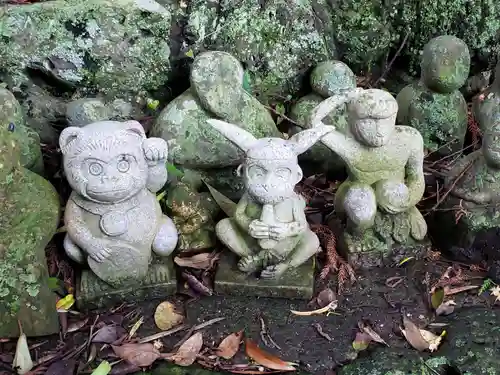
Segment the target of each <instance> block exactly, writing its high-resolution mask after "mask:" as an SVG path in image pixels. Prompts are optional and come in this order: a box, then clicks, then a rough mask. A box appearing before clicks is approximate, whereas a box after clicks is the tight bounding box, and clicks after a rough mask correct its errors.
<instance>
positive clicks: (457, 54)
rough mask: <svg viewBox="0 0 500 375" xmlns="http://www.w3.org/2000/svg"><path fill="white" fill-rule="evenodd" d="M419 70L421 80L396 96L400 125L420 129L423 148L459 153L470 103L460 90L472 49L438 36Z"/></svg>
mask: <svg viewBox="0 0 500 375" xmlns="http://www.w3.org/2000/svg"><path fill="white" fill-rule="evenodd" d="M420 67H421V77H420V81H418V82H417V83H414V84H411V85H409V86H406V87H405V88H404V89H403V90H401V92H400V93H399V94H398V96H397V97H396V99H397V101H398V105H399V110H398V116H397V121H398V124H404V125H409V126H412V127H414V128H415V129H417V130H418V131H419V132H420V133H421V134H422V137H423V139H424V146H425V147H426V148H427V149H428V150H430V151H437V152H436V155H438V156H445V155H449V154H451V153H453V152H457V151H460V150H461V149H462V147H463V143H464V138H465V134H466V132H467V103H466V102H465V99H464V97H463V95H462V94H461V93H460V91H458V89H459V88H460V87H461V86H462V85H463V84H464V83H465V81H466V80H467V77H468V75H469V68H470V54H469V49H468V48H467V45H466V44H465V43H464V42H463V41H462V40H461V39H459V38H457V37H454V36H452V35H442V36H439V37H437V38H434V39H431V40H430V41H429V42H428V43H427V44H426V45H425V47H424V50H423V53H422V60H421V64H420Z"/></svg>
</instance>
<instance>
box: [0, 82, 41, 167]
mask: <svg viewBox="0 0 500 375" xmlns="http://www.w3.org/2000/svg"><path fill="white" fill-rule="evenodd" d="M9 124H13V125H14V127H13V129H15V131H14V133H13V135H12V136H13V137H15V138H16V141H17V143H18V145H19V148H20V151H21V165H22V166H24V167H26V168H28V169H29V170H31V171H33V172H35V173H38V174H40V175H43V171H44V167H43V157H42V150H41V148H40V137H39V135H38V133H37V132H35V131H34V130H32V129H30V128H28V127H27V126H26V121H25V117H24V113H23V109H22V107H21V105H20V104H19V102H18V101H17V99H16V98H15V96H14V95H13V94H12V93H11V92H10V91H9V90H7V89H4V88H1V87H0V126H2V127H7V126H9Z"/></svg>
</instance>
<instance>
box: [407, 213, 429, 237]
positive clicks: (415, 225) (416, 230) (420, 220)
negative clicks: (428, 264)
mask: <svg viewBox="0 0 500 375" xmlns="http://www.w3.org/2000/svg"><path fill="white" fill-rule="evenodd" d="M408 215H409V217H410V228H411V235H412V237H413V238H414V239H416V240H417V241H421V240H423V239H424V238H425V236H426V234H427V223H426V221H425V219H424V217H423V215H422V213H421V212H420V211H419V210H418V208H417V207H416V206H413V207H412V208H410V209H409V210H408Z"/></svg>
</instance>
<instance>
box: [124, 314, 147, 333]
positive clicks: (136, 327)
mask: <svg viewBox="0 0 500 375" xmlns="http://www.w3.org/2000/svg"><path fill="white" fill-rule="evenodd" d="M142 323H144V317H143V316H141V317H140V318H139V320H137V322H135V323H134V325H133V326H132V328H130V332H129V334H128V337H129V338H132V337H134V336H135V334H136V333H137V331H138V330H139V328H141V326H142Z"/></svg>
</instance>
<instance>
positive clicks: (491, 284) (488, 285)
mask: <svg viewBox="0 0 500 375" xmlns="http://www.w3.org/2000/svg"><path fill="white" fill-rule="evenodd" d="M496 285H497V284H495V283H494V282H493V280H491V279H484V280H483V285H481V288H479V292H478V295H481V294H483V293H484V292H486V291H488V290H490V289H491V288H493V287H495V286H496Z"/></svg>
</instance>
